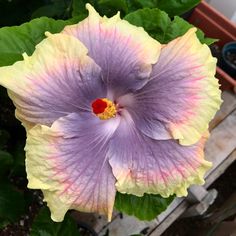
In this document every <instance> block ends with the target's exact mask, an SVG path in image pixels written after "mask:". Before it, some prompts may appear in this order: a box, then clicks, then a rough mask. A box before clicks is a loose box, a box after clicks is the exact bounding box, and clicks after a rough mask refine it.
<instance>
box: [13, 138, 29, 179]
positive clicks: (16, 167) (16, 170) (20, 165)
mask: <svg viewBox="0 0 236 236" xmlns="http://www.w3.org/2000/svg"><path fill="white" fill-rule="evenodd" d="M24 146H25V141H22V140H19V141H18V142H17V143H16V144H15V145H14V146H13V147H12V150H11V153H12V156H13V159H14V163H13V167H12V169H11V174H12V175H16V176H26V172H25V151H24Z"/></svg>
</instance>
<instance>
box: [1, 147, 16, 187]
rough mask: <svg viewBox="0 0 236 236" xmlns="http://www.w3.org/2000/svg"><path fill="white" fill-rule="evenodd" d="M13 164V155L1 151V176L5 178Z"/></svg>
mask: <svg viewBox="0 0 236 236" xmlns="http://www.w3.org/2000/svg"><path fill="white" fill-rule="evenodd" d="M12 164H13V158H12V155H11V154H10V153H8V152H6V151H2V150H0V176H3V175H4V174H5V173H7V172H8V171H9V169H10V167H11V166H12ZM0 191H1V190H0Z"/></svg>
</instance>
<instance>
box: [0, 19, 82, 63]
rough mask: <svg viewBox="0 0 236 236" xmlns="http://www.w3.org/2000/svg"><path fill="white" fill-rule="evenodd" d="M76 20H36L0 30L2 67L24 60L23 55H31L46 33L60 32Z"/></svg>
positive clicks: (0, 60)
mask: <svg viewBox="0 0 236 236" xmlns="http://www.w3.org/2000/svg"><path fill="white" fill-rule="evenodd" d="M79 20H80V19H79V18H78V19H74V20H67V21H63V20H54V19H50V18H47V17H41V18H38V19H34V20H32V21H30V22H28V23H25V24H22V25H20V26H14V27H3V28H1V29H0V66H5V65H11V64H13V63H14V62H15V61H18V60H21V59H22V53H24V52H26V53H27V54H28V55H31V54H32V53H33V51H34V49H35V46H36V45H37V44H38V43H39V42H40V41H42V40H43V39H44V38H45V32H46V31H49V32H51V33H58V32H60V31H61V30H62V29H63V28H64V27H65V26H66V25H68V24H73V23H75V22H78V21H79Z"/></svg>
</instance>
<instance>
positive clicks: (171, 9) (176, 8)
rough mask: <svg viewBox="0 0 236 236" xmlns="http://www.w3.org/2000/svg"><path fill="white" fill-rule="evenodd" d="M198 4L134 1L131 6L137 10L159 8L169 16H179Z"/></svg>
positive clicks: (185, 0) (168, 0)
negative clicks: (137, 8)
mask: <svg viewBox="0 0 236 236" xmlns="http://www.w3.org/2000/svg"><path fill="white" fill-rule="evenodd" d="M199 3H200V0H134V1H132V4H133V5H135V6H136V7H137V6H138V7H139V8H145V7H149V8H159V9H160V10H162V11H165V12H166V13H168V15H169V16H176V15H181V14H183V13H185V12H187V11H188V10H190V9H192V8H193V7H195V6H196V5H197V4H199Z"/></svg>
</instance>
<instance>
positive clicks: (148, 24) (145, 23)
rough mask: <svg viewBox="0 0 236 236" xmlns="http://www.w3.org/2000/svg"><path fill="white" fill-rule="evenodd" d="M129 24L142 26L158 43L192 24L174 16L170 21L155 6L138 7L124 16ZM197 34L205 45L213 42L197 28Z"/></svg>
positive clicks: (213, 40)
mask: <svg viewBox="0 0 236 236" xmlns="http://www.w3.org/2000/svg"><path fill="white" fill-rule="evenodd" d="M124 19H125V20H127V21H129V22H130V23H131V24H134V25H137V26H142V27H143V28H144V29H145V30H146V31H147V32H148V33H149V34H150V35H151V36H152V37H153V38H155V39H156V40H158V41H159V42H160V43H168V42H170V41H171V40H173V39H175V38H177V37H179V36H182V35H184V34H185V33H186V32H187V31H188V29H190V28H192V27H193V25H191V24H190V23H188V22H187V21H185V20H184V19H182V18H181V17H178V16H176V17H174V19H173V20H172V21H171V19H170V18H169V16H168V15H167V14H166V13H165V12H164V11H161V10H159V9H157V8H154V9H150V8H145V9H140V10H137V11H135V12H131V13H130V14H128V15H126V16H125V17H124ZM197 36H198V38H199V40H200V41H201V43H206V44H207V45H209V44H211V43H213V42H215V41H216V40H215V39H210V38H205V37H204V33H203V32H202V31H201V30H200V29H198V31H197Z"/></svg>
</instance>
